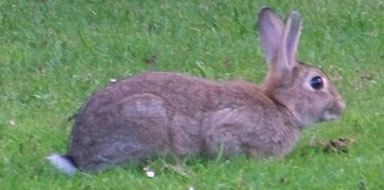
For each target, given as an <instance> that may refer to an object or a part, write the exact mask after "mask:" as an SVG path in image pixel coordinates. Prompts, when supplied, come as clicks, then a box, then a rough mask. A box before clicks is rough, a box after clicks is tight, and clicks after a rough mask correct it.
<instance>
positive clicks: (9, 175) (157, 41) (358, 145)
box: [0, 0, 384, 189]
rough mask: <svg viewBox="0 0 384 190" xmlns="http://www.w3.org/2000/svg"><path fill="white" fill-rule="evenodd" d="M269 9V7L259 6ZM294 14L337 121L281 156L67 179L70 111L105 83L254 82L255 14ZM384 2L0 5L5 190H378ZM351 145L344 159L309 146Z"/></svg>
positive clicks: (260, 68) (383, 121)
mask: <svg viewBox="0 0 384 190" xmlns="http://www.w3.org/2000/svg"><path fill="white" fill-rule="evenodd" d="M267 2H268V3H267ZM263 5H269V6H272V7H274V8H275V9H276V10H277V12H278V13H279V14H281V15H286V14H287V13H288V12H289V11H290V10H293V9H296V10H299V11H300V12H301V13H302V15H303V19H304V30H303V33H302V40H301V42H300V48H299V58H300V59H302V60H305V61H307V62H309V63H313V64H316V65H318V66H319V67H321V68H322V69H323V70H324V71H326V73H328V75H330V77H331V78H332V80H333V81H334V83H335V84H336V86H338V88H339V90H340V91H341V93H342V94H343V95H344V97H345V99H346V101H347V107H348V108H347V111H346V113H345V114H344V116H343V118H341V120H339V121H336V122H330V123H323V124H317V125H315V126H314V128H311V129H309V130H306V131H305V133H304V134H303V137H302V139H301V141H300V143H299V144H298V146H297V147H296V148H295V150H294V151H293V152H292V153H291V154H290V155H288V156H287V157H286V158H284V159H283V160H279V161H276V160H275V161H273V160H252V159H246V158H244V157H241V156H240V157H236V158H233V159H230V160H227V161H224V160H219V161H216V160H201V159H198V158H197V159H192V160H190V161H189V162H188V164H186V165H184V166H178V165H174V164H172V163H168V164H165V163H162V162H161V160H158V161H156V162H155V163H154V167H157V168H158V173H157V174H158V175H157V177H155V178H154V179H149V178H147V177H145V176H144V175H143V174H142V172H141V171H140V170H139V169H137V168H135V167H133V166H128V167H127V168H116V169H113V170H109V171H105V172H102V173H98V174H95V175H88V174H84V173H79V174H77V175H75V176H73V177H69V176H66V175H63V174H61V173H59V172H58V171H56V170H55V169H54V168H52V167H51V166H50V165H48V164H47V162H46V160H44V157H45V156H47V155H48V154H50V153H52V152H55V151H58V152H65V150H66V143H67V138H68V134H69V132H70V130H71V127H72V123H71V122H69V121H67V120H66V118H67V117H69V116H70V115H71V114H72V113H74V112H75V111H76V110H77V109H78V108H79V106H80V105H81V104H82V103H83V101H84V100H85V99H86V98H87V97H88V96H89V95H90V94H91V93H92V92H93V91H94V90H96V89H99V88H102V87H103V86H105V85H106V84H108V83H109V80H110V79H112V78H122V77H127V76H132V75H134V74H136V73H140V72H144V71H148V70H165V71H177V72H184V73H190V74H193V75H197V76H202V77H206V78H212V79H245V80H249V81H252V82H260V81H261V80H262V78H263V77H264V74H265V69H266V67H265V62H264V60H263V57H262V55H261V51H260V47H259V42H258V32H257V29H256V26H255V22H256V19H257V11H258V10H259V9H260V7H261V6H263ZM383 10H384V3H383V2H382V1H381V0H367V1H360V0H341V1H326V0H311V1H300V0H289V1H278V0H273V1H266V0H261V1H251V0H245V1H232V0H223V1H212V0H209V1H205V0H201V1H198V0H191V1H168V0H160V1H149V0H148V1H140V0H137V1H134V0H130V1H122V0H121V1H120V0H116V1H102V0H100V1H97V0H94V1H88V2H85V1H72V0H70V1H52V0H44V1H10V0H3V1H0V184H1V185H0V186H1V189H187V188H188V187H189V186H193V187H194V188H195V189H384V181H383V180H382V178H383V176H384V143H383V142H384V141H383V137H384V84H383V81H384V35H382V33H383V32H384V11H383ZM341 137H343V138H349V139H354V143H353V144H352V145H350V146H349V151H348V153H324V152H323V151H322V150H321V147H319V146H317V147H316V146H314V144H316V142H326V141H329V140H330V139H336V138H341Z"/></svg>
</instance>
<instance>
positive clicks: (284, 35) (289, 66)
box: [258, 8, 345, 127]
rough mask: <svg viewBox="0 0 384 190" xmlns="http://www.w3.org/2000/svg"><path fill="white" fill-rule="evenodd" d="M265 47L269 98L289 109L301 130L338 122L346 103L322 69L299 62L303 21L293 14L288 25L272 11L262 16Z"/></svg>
mask: <svg viewBox="0 0 384 190" xmlns="http://www.w3.org/2000/svg"><path fill="white" fill-rule="evenodd" d="M258 27H259V30H260V41H261V47H262V50H263V52H264V54H265V57H266V60H267V63H268V75H267V77H266V79H265V81H264V86H263V90H264V92H265V94H266V95H267V96H268V97H270V98H271V99H272V100H274V101H275V102H276V103H278V104H281V105H282V106H284V107H286V108H287V109H288V110H289V111H290V112H291V113H292V114H293V115H294V117H295V118H296V119H297V121H298V122H299V123H300V125H301V126H303V127H304V126H309V125H310V124H311V123H314V122H319V121H326V120H333V119H336V118H338V117H339V116H340V115H341V113H342V112H343V111H344V109H345V102H344V100H343V98H342V97H341V95H340V94H339V92H338V91H337V90H336V88H335V86H334V85H333V84H332V83H331V82H330V81H329V80H328V78H327V76H326V75H325V74H324V73H323V72H322V71H321V70H320V69H318V68H316V67H313V66H309V65H306V64H303V63H302V62H300V61H297V60H296V51H297V47H298V42H299V37H300V32H301V21H300V14H299V13H298V12H296V11H292V12H291V13H290V14H289V16H288V18H287V20H286V23H285V24H284V23H283V22H282V21H281V19H280V18H279V17H278V16H277V15H276V14H275V13H274V11H273V10H272V9H270V8H263V9H262V10H261V12H260V15H259V22H258Z"/></svg>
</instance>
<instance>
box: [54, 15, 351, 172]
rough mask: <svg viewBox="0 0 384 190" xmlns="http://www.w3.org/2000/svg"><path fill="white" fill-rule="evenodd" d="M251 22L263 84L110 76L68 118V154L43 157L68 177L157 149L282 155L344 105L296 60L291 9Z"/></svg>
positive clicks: (139, 158)
mask: <svg viewBox="0 0 384 190" xmlns="http://www.w3.org/2000/svg"><path fill="white" fill-rule="evenodd" d="M257 24H258V28H259V30H260V42H261V48H262V50H263V53H264V55H265V59H266V62H267V64H268V73H267V76H266V78H265V80H264V82H263V83H262V84H260V85H255V84H252V83H250V82H246V81H213V80H207V79H202V78H198V77H194V76H189V75H186V74H179V73H171V72H146V73H142V74H139V75H137V76H134V77H132V78H127V79H122V80H118V81H116V82H114V83H111V84H110V85H108V86H107V87H105V88H104V89H102V90H99V91H97V92H95V93H94V94H93V95H91V96H90V98H89V99H88V101H87V102H86V103H85V104H84V105H83V106H82V107H81V108H80V111H79V112H78V114H77V115H76V116H75V118H74V120H75V121H74V127H73V129H72V132H71V134H70V140H69V142H70V143H69V147H68V151H67V153H66V154H65V155H59V154H52V155H50V156H49V157H47V158H48V160H49V161H50V162H51V163H52V164H53V165H54V166H55V167H56V168H58V169H59V170H61V171H63V172H65V173H68V174H74V173H76V171H79V170H80V171H84V172H96V171H102V170H105V169H107V168H110V167H111V166H118V165H121V164H126V163H132V162H138V163H142V162H145V161H147V160H148V159H151V158H154V157H158V156H162V155H174V156H176V157H181V158H182V157H185V156H190V155H207V156H208V157H214V156H217V155H219V154H220V155H223V156H225V157H229V156H233V155H239V154H243V155H246V156H248V157H251V158H255V159H262V158H277V159H279V158H283V157H284V156H285V155H287V154H288V153H289V152H290V151H291V150H292V149H293V148H294V146H295V144H296V143H297V141H298V140H299V137H300V134H301V132H302V130H303V129H304V128H307V127H309V126H310V125H311V124H312V123H315V122H321V121H328V120H334V119H337V118H338V117H340V116H341V114H342V113H343V112H344V110H345V107H346V105H345V101H344V100H343V98H342V96H341V95H340V94H339V92H338V91H337V90H336V88H335V86H334V85H333V84H332V83H331V82H330V81H329V80H328V78H327V77H326V75H325V74H324V73H323V72H322V71H321V70H320V69H318V68H316V67H313V66H309V65H307V64H304V63H303V62H300V61H297V60H296V51H297V47H298V43H299V37H300V32H301V16H300V14H299V13H298V12H297V11H292V12H291V13H290V14H289V16H288V18H287V20H286V22H285V23H284V22H283V21H282V20H281V19H280V18H279V16H278V15H276V13H275V12H274V10H273V9H271V8H268V7H264V8H262V9H261V11H260V13H259V20H258V22H257Z"/></svg>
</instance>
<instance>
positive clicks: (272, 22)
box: [258, 7, 284, 64]
mask: <svg viewBox="0 0 384 190" xmlns="http://www.w3.org/2000/svg"><path fill="white" fill-rule="evenodd" d="M258 27H259V30H260V42H261V48H262V49H263V52H264V54H265V58H266V60H267V63H268V64H271V63H272V62H273V61H274V59H275V58H277V55H278V52H279V49H280V47H281V38H282V35H283V32H284V24H283V22H282V21H281V19H280V18H279V17H278V16H277V15H276V14H275V12H274V11H273V10H272V9H271V8H268V7H265V8H263V9H261V11H260V14H259V21H258Z"/></svg>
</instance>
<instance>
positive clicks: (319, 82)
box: [309, 76, 323, 90]
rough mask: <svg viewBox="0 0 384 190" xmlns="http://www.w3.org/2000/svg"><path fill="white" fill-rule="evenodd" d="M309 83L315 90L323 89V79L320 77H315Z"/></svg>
mask: <svg viewBox="0 0 384 190" xmlns="http://www.w3.org/2000/svg"><path fill="white" fill-rule="evenodd" d="M309 83H310V84H311V87H312V88H313V89H315V90H319V89H321V88H322V87H323V79H322V78H321V77H320V76H315V77H313V78H312V79H311V80H310V81H309Z"/></svg>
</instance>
